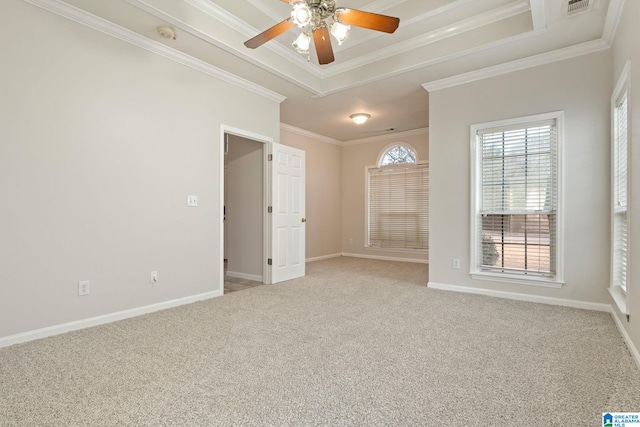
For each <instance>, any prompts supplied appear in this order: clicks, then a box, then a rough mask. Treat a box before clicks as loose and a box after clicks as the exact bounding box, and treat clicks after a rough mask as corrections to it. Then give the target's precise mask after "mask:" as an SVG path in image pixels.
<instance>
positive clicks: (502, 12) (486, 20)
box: [323, 2, 529, 78]
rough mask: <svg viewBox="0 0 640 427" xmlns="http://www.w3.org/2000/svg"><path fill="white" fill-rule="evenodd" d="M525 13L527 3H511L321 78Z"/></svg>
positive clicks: (343, 65) (357, 60)
mask: <svg viewBox="0 0 640 427" xmlns="http://www.w3.org/2000/svg"><path fill="white" fill-rule="evenodd" d="M528 10H529V5H528V4H527V3H524V2H512V3H509V4H506V5H504V6H501V7H498V8H495V9H492V10H490V11H488V12H485V13H481V14H479V15H476V16H473V17H471V18H467V19H464V20H462V21H458V22H454V23H452V24H449V25H446V26H443V27H440V28H437V29H435V30H432V31H428V32H425V33H422V34H420V35H419V36H416V37H413V38H410V39H407V40H403V41H402V42H401V43H395V44H392V45H390V46H387V47H383V48H379V49H376V50H375V51H373V52H371V53H368V54H365V55H360V56H358V57H356V58H354V59H350V60H347V61H343V62H341V63H339V64H335V65H334V66H332V67H331V68H330V69H327V70H326V71H325V73H324V75H323V77H325V78H326V77H334V76H337V75H340V74H342V73H346V72H348V71H352V70H355V69H358V68H361V67H365V66H367V65H369V64H373V63H375V62H378V61H381V60H384V59H387V58H390V57H393V56H396V55H400V54H402V53H406V52H410V51H412V50H415V49H418V48H421V47H424V46H428V45H430V44H432V43H435V42H438V41H441V40H445V39H447V38H449V37H453V36H458V35H460V34H464V33H466V32H469V31H472V30H475V29H477V28H480V27H483V26H486V25H490V24H493V23H496V22H499V21H502V20H504V19H507V18H510V17H512V16H516V15H519V14H521V13H524V12H526V11H528Z"/></svg>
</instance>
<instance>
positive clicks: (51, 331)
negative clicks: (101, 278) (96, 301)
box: [0, 290, 222, 348]
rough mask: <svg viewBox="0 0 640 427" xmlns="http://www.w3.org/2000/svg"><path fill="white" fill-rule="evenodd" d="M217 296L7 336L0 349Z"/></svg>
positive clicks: (215, 293) (210, 294)
mask: <svg viewBox="0 0 640 427" xmlns="http://www.w3.org/2000/svg"><path fill="white" fill-rule="evenodd" d="M219 296H222V290H218V291H212V292H206V293H204V294H199V295H192V296H189V297H184V298H179V299H175V300H171V301H165V302H161V303H157V304H151V305H146V306H143V307H137V308H132V309H129V310H123V311H118V312H115V313H109V314H104V315H101V316H96V317H90V318H88V319H82V320H76V321H73V322H68V323H63V324H61V325H55V326H49V327H46V328H42V329H36V330H33V331H28V332H23V333H20V334H15V335H9V336H6V337H1V338H0V348H2V347H8V346H10V345H14V344H19V343H23V342H27V341H33V340H37V339H41V338H47V337H52V336H55V335H60V334H64V333H66V332H71V331H77V330H79V329H85V328H90V327H93V326H98V325H104V324H107V323H113V322H117V321H119V320H124V319H129V318H132V317H137V316H142V315H144V314H149V313H154V312H156V311H160V310H166V309H168V308H175V307H179V306H181V305H186V304H191V303H194V302H198V301H203V300H207V299H210V298H215V297H219Z"/></svg>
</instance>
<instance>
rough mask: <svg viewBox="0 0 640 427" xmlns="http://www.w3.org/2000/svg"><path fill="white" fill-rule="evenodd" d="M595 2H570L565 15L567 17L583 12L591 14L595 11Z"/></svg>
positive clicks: (583, 0) (585, 0) (571, 0)
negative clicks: (592, 10) (591, 11)
mask: <svg viewBox="0 0 640 427" xmlns="http://www.w3.org/2000/svg"><path fill="white" fill-rule="evenodd" d="M594 2H595V0H568V1H567V8H566V9H565V13H566V14H567V16H573V15H577V14H579V13H583V12H589V11H590V10H591V9H593V3H594Z"/></svg>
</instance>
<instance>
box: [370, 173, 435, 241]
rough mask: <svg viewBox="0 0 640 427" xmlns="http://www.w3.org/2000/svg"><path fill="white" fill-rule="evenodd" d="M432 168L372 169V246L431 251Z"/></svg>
mask: <svg viewBox="0 0 640 427" xmlns="http://www.w3.org/2000/svg"><path fill="white" fill-rule="evenodd" d="M428 196H429V166H428V165H427V164H413V165H406V166H391V167H384V168H369V169H368V199H369V206H368V209H369V212H368V245H367V246H368V247H371V248H385V249H427V248H428V245H429V228H428V227H429V197H428Z"/></svg>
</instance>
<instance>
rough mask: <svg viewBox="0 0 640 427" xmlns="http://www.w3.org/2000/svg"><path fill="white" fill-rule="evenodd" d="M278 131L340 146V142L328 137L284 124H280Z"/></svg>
mask: <svg viewBox="0 0 640 427" xmlns="http://www.w3.org/2000/svg"><path fill="white" fill-rule="evenodd" d="M280 130H281V131H282V130H285V131H287V132H291V133H295V134H297V135H300V136H305V137H308V138H313V139H316V140H318V141H320V142H326V143H327V144H332V145H342V141H340V140H338V139H334V138H329V137H328V136H324V135H320V134H319V133H315V132H311V131H308V130H305V129H300V128H298V127H295V126H291V125H288V124H286V123H280Z"/></svg>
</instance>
